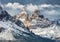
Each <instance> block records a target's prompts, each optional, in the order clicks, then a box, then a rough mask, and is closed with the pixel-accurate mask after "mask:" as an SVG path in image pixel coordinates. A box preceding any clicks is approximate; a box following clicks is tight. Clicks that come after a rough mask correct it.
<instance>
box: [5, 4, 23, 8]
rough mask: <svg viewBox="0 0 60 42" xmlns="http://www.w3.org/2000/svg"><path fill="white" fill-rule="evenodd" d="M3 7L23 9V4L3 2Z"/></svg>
mask: <svg viewBox="0 0 60 42" xmlns="http://www.w3.org/2000/svg"><path fill="white" fill-rule="evenodd" d="M5 7H9V8H13V9H23V7H24V5H21V4H20V3H8V4H5Z"/></svg>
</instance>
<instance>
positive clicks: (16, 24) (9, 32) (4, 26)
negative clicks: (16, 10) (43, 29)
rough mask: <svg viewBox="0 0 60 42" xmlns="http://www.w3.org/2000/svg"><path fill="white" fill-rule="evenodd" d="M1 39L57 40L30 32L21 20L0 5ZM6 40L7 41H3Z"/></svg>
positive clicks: (26, 41)
mask: <svg viewBox="0 0 60 42" xmlns="http://www.w3.org/2000/svg"><path fill="white" fill-rule="evenodd" d="M0 39H1V40H11V41H15V42H20V41H21V42H56V41H55V40H51V39H47V38H42V37H40V36H37V35H35V34H34V33H32V32H30V31H29V29H27V28H26V27H25V26H24V24H23V23H22V22H21V21H20V20H16V19H14V18H13V17H12V16H10V15H9V14H8V12H7V11H5V10H3V9H2V8H1V7H0ZM3 42H5V41H3Z"/></svg>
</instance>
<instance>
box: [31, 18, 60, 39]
mask: <svg viewBox="0 0 60 42" xmlns="http://www.w3.org/2000/svg"><path fill="white" fill-rule="evenodd" d="M30 23H31V26H32V29H30V31H32V32H33V33H35V34H36V35H39V36H42V37H46V38H50V39H56V38H58V37H60V26H57V25H56V24H53V23H52V22H51V21H49V20H46V19H44V18H38V19H34V20H32V21H31V22H30Z"/></svg>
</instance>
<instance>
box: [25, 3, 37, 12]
mask: <svg viewBox="0 0 60 42" xmlns="http://www.w3.org/2000/svg"><path fill="white" fill-rule="evenodd" d="M26 9H27V10H28V11H34V10H37V9H38V6H37V5H33V4H29V5H27V7H26Z"/></svg>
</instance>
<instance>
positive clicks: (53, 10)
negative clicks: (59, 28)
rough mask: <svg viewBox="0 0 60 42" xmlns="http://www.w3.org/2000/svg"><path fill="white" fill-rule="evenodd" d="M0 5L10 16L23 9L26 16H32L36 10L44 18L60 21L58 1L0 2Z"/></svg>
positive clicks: (1, 0) (59, 3)
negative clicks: (26, 13)
mask: <svg viewBox="0 0 60 42" xmlns="http://www.w3.org/2000/svg"><path fill="white" fill-rule="evenodd" d="M0 3H1V5H2V6H3V8H4V9H5V10H6V11H7V12H8V13H9V14H10V15H12V16H13V15H15V14H18V13H20V11H21V10H23V9H24V10H26V11H27V12H28V14H32V12H33V11H34V10H37V9H38V10H39V11H40V14H42V15H44V16H45V18H49V19H50V20H56V19H60V0H0Z"/></svg>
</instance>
